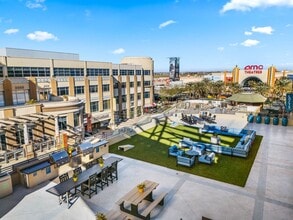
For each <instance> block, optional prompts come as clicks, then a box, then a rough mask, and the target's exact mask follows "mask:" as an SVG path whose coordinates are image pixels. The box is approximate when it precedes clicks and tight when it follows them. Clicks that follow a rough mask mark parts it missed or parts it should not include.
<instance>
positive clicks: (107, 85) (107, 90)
mask: <svg viewBox="0 0 293 220" xmlns="http://www.w3.org/2000/svg"><path fill="white" fill-rule="evenodd" d="M109 91H110V85H109V84H104V85H103V92H109Z"/></svg>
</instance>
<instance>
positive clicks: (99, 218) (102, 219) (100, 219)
mask: <svg viewBox="0 0 293 220" xmlns="http://www.w3.org/2000/svg"><path fill="white" fill-rule="evenodd" d="M96 220H107V217H106V215H105V214H104V213H101V212H99V213H97V214H96Z"/></svg>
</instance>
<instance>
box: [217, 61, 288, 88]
mask: <svg viewBox="0 0 293 220" xmlns="http://www.w3.org/2000/svg"><path fill="white" fill-rule="evenodd" d="M282 76H286V75H285V72H279V71H277V69H276V67H274V66H270V67H268V68H267V69H266V68H265V67H264V66H263V65H247V66H245V67H243V69H240V68H239V67H238V66H236V67H235V68H234V69H233V70H232V72H231V73H227V72H225V73H224V75H223V78H222V79H221V80H223V81H224V82H234V83H239V84H240V85H242V86H244V87H245V86H247V85H248V84H247V83H248V82H249V81H251V80H253V81H256V82H257V81H261V82H263V83H267V84H268V85H269V86H272V87H273V86H274V83H275V81H276V79H277V78H280V77H282Z"/></svg>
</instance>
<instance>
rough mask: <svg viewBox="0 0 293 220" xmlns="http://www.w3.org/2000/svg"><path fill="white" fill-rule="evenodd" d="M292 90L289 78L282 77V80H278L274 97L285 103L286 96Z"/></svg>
mask: <svg viewBox="0 0 293 220" xmlns="http://www.w3.org/2000/svg"><path fill="white" fill-rule="evenodd" d="M290 90H291V80H290V79H289V78H288V77H285V76H282V77H281V78H279V79H277V80H276V82H275V88H274V90H273V93H275V94H274V95H275V97H276V98H277V99H279V100H282V101H283V98H284V95H285V94H286V92H288V91H290Z"/></svg>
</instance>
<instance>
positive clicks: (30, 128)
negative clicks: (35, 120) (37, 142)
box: [27, 127, 34, 141]
mask: <svg viewBox="0 0 293 220" xmlns="http://www.w3.org/2000/svg"><path fill="white" fill-rule="evenodd" d="M27 133H28V139H29V140H30V141H31V140H33V137H34V135H33V128H32V127H28V128H27Z"/></svg>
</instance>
